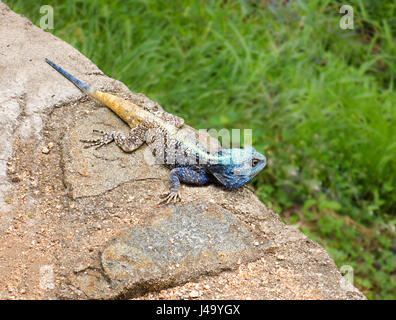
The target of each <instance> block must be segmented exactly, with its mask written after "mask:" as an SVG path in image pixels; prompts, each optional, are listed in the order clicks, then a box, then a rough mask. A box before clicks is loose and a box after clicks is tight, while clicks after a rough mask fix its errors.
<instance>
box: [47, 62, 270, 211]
mask: <svg viewBox="0 0 396 320" xmlns="http://www.w3.org/2000/svg"><path fill="white" fill-rule="evenodd" d="M46 62H47V63H48V64H49V65H51V66H52V67H53V68H54V69H55V70H57V71H58V72H60V73H61V74H62V75H63V76H64V77H66V78H67V79H68V80H70V81H71V82H72V83H73V84H74V85H75V86H77V87H78V88H79V89H80V90H81V91H82V92H84V93H86V94H88V95H89V96H91V97H92V98H94V99H95V100H97V101H99V102H101V103H103V104H104V105H106V106H107V107H109V108H110V109H111V110H113V111H114V112H115V113H116V114H117V115H118V116H119V117H120V118H121V119H122V120H124V121H125V122H126V123H127V124H128V125H129V126H130V127H131V131H130V133H129V135H128V136H126V135H124V134H123V133H119V132H116V131H112V132H103V131H99V130H94V132H96V133H99V134H101V135H102V137H101V138H100V139H95V140H82V142H84V143H87V145H86V146H85V148H90V147H96V148H100V147H102V146H104V145H107V144H109V143H111V142H113V141H114V142H115V143H116V144H117V145H118V146H119V147H120V148H121V149H122V150H123V151H125V152H132V151H134V150H136V149H137V148H139V147H140V146H141V145H142V144H143V143H146V144H147V145H148V146H149V148H150V150H151V152H152V153H153V155H154V157H155V158H156V159H158V160H159V161H161V163H163V164H164V165H165V166H167V167H168V168H169V169H171V172H170V190H169V193H167V194H165V195H163V200H162V202H166V203H170V202H177V201H179V200H181V197H180V193H179V188H180V183H181V182H184V183H188V184H195V185H204V184H207V183H209V182H218V183H221V184H222V185H224V186H225V187H227V188H239V187H241V186H243V185H244V184H246V183H247V182H249V181H250V180H251V179H253V177H254V176H256V175H257V174H258V173H259V172H260V171H261V170H262V169H263V168H264V167H265V165H266V158H265V156H264V155H262V154H261V153H259V152H257V151H256V150H254V149H253V148H251V147H247V148H244V149H239V148H233V149H222V150H220V151H219V152H217V153H209V152H208V151H207V150H206V149H205V148H204V147H203V146H202V145H201V144H200V143H199V142H197V141H196V140H195V139H193V138H191V137H190V136H187V135H186V134H184V133H183V132H182V131H181V130H179V128H180V127H181V126H182V125H183V123H184V121H183V119H181V118H178V117H176V116H173V115H169V114H167V113H162V114H161V113H155V112H150V111H148V110H146V109H145V108H143V107H141V106H139V105H137V104H134V103H132V102H130V101H127V100H125V99H122V98H120V97H117V96H114V95H112V94H109V93H105V92H101V91H97V90H94V89H93V88H91V87H90V86H88V85H87V84H85V83H83V82H82V81H80V80H78V79H76V78H75V77H74V76H72V75H70V74H69V73H68V72H66V71H65V70H63V69H62V68H61V67H59V66H57V65H56V64H54V63H53V62H52V61H50V60H48V59H46Z"/></svg>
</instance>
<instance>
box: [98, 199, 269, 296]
mask: <svg viewBox="0 0 396 320" xmlns="http://www.w3.org/2000/svg"><path fill="white" fill-rule="evenodd" d="M172 211H173V212H170V210H169V211H163V212H162V214H161V215H158V216H155V217H154V218H153V220H152V221H151V224H150V225H148V226H136V227H135V228H134V229H133V230H131V231H129V232H127V233H126V235H123V236H121V237H119V238H117V239H116V240H114V241H112V242H111V243H110V244H108V245H107V246H106V247H105V248H104V250H103V252H102V258H101V261H102V266H103V270H104V271H105V273H106V275H107V277H108V279H110V281H111V283H112V285H113V286H114V285H115V286H118V287H119V288H118V290H119V291H120V292H123V294H124V296H125V295H128V292H129V293H131V294H134V293H135V294H136V292H139V289H141V288H144V290H154V289H158V288H166V287H168V286H172V285H176V284H181V283H183V282H187V281H189V280H190V281H191V280H194V279H197V278H198V277H199V276H201V275H203V274H217V273H219V272H221V271H224V270H230V269H233V268H235V267H236V266H237V265H238V261H239V262H240V261H243V262H244V263H246V262H249V261H254V260H257V259H258V258H259V257H261V256H262V255H264V253H265V249H268V248H271V245H270V242H269V241H268V240H265V241H263V242H262V243H260V244H258V245H254V244H253V243H254V242H256V239H255V238H254V236H253V234H252V233H251V232H250V231H249V230H248V229H247V228H246V227H245V226H244V225H243V224H242V223H241V221H240V220H238V219H237V218H236V217H235V216H234V215H233V214H232V213H230V212H228V211H226V210H219V211H217V212H208V211H207V210H205V205H199V204H194V205H186V206H181V207H176V206H175V207H173V210H172Z"/></svg>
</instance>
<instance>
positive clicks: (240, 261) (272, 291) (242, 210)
mask: <svg viewBox="0 0 396 320" xmlns="http://www.w3.org/2000/svg"><path fill="white" fill-rule="evenodd" d="M10 30H12V31H13V32H12V33H11V32H10ZM0 57H1V59H0V128H1V131H0V145H1V149H0V212H1V215H0V298H30V299H38V298H79V299H87V298H98V299H110V298H132V297H135V298H141V299H152V298H178V299H182V298H227V299H233V298H241V299H245V298H253V299H293V298H294V299H299V298H302V299H364V296H363V295H362V294H361V293H360V292H359V291H358V290H357V289H355V288H354V287H353V286H352V285H351V284H349V283H348V282H346V281H345V280H344V278H343V277H342V276H341V274H340V273H339V272H338V270H337V267H336V265H335V264H334V262H333V261H332V259H331V258H330V257H329V255H328V254H327V253H326V251H325V250H324V249H323V248H322V247H320V246H319V245H317V244H316V243H314V242H313V241H311V240H309V239H308V238H307V237H306V236H304V235H303V234H302V233H301V232H300V231H298V230H297V229H295V228H293V227H290V226H286V225H285V224H283V223H282V222H281V220H280V219H279V217H278V216H277V214H276V213H274V212H272V211H271V210H268V209H267V208H266V207H265V206H264V205H263V204H262V203H261V202H260V201H259V200H258V199H257V197H256V196H255V195H254V193H253V192H251V191H250V190H249V189H248V188H247V187H244V188H241V189H239V190H234V191H228V190H225V189H223V188H220V187H217V186H212V185H211V186H207V187H191V186H183V187H182V190H181V192H182V195H183V201H182V202H181V203H180V204H178V205H176V206H174V205H162V206H158V205H157V203H158V200H159V197H158V196H159V194H161V193H162V192H165V191H166V190H167V189H168V174H169V172H168V170H167V169H165V168H164V167H162V166H159V165H150V164H149V163H147V161H146V160H147V159H146V158H145V156H144V154H145V150H146V149H147V148H145V147H142V148H141V149H139V150H138V151H136V152H135V153H133V154H126V153H123V152H122V151H121V150H120V149H119V148H117V147H116V146H114V145H109V146H107V147H104V148H101V149H99V150H92V149H83V146H82V143H81V142H80V139H87V138H91V137H92V129H94V128H95V129H102V130H109V129H117V130H121V131H122V130H125V131H127V130H128V128H127V126H126V125H125V124H124V123H123V122H122V121H121V120H120V119H118V118H117V117H116V115H115V114H113V113H112V112H111V111H109V110H108V109H107V108H105V107H103V106H101V105H98V104H96V103H95V102H93V101H91V100H90V99H88V98H86V97H84V96H83V95H82V94H81V93H80V92H79V91H78V90H77V89H76V88H75V87H74V86H72V85H71V84H70V83H69V82H68V81H67V80H65V79H64V78H62V77H61V76H60V75H59V74H58V73H56V72H55V71H54V70H53V69H51V68H50V67H49V66H48V65H47V64H46V63H45V62H44V58H45V57H48V58H50V59H51V60H53V61H55V62H57V63H59V64H61V65H62V66H64V67H65V68H66V69H67V70H69V71H70V72H72V73H73V74H75V75H76V76H77V77H79V78H81V79H82V80H83V81H85V82H87V83H89V84H91V85H92V86H95V87H97V88H99V89H101V90H103V91H108V92H113V93H115V94H117V95H121V96H124V97H126V98H128V99H131V100H136V99H138V98H141V96H138V95H136V94H134V93H131V92H129V90H128V89H127V88H126V87H125V86H124V85H123V84H122V83H120V82H118V81H116V80H113V79H110V78H108V77H106V76H105V75H104V74H103V73H102V72H101V71H100V70H99V69H98V68H97V67H96V66H95V65H94V64H92V62H90V61H89V60H88V59H87V58H85V57H84V56H83V55H81V54H80V53H79V52H78V51H76V50H75V49H73V48H72V47H71V46H69V45H68V44H66V43H65V42H63V41H61V40H59V39H57V38H56V37H54V36H52V35H51V34H50V33H46V32H43V31H42V30H40V29H39V28H37V27H35V26H34V25H32V23H30V22H29V21H28V20H27V19H25V18H22V17H20V16H19V15H17V14H15V13H13V12H12V11H11V10H10V9H9V8H8V7H7V6H6V5H4V4H2V3H0ZM159 108H160V107H159ZM183 130H187V131H188V130H189V131H191V129H189V128H188V127H187V126H185V127H184V128H183Z"/></svg>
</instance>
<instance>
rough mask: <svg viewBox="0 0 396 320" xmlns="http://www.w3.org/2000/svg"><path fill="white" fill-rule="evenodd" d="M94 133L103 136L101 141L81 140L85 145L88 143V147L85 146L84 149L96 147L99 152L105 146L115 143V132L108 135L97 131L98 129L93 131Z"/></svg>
mask: <svg viewBox="0 0 396 320" xmlns="http://www.w3.org/2000/svg"><path fill="white" fill-rule="evenodd" d="M93 132H95V133H99V134H101V135H102V137H101V138H100V139H95V140H80V141H81V142H83V143H87V145H85V146H84V149H88V148H92V147H96V148H95V150H98V149H99V148H101V147H103V146H104V145H106V144H109V143H110V142H113V141H114V135H113V132H110V133H107V132H104V131H102V130H96V129H93Z"/></svg>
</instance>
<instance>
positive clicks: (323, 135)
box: [3, 0, 396, 299]
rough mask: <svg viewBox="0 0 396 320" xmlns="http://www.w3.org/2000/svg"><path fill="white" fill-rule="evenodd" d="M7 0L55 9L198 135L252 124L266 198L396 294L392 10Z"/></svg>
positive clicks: (109, 63)
mask: <svg viewBox="0 0 396 320" xmlns="http://www.w3.org/2000/svg"><path fill="white" fill-rule="evenodd" d="M3 2H5V3H7V4H8V5H10V6H11V8H12V9H13V10H15V11H17V12H19V13H21V14H23V15H26V16H27V17H29V18H30V19H31V20H33V22H34V23H35V24H37V25H38V24H39V21H40V17H41V16H40V12H39V6H40V5H44V4H50V5H52V6H53V7H54V10H55V29H54V30H53V33H54V34H55V35H57V36H58V37H60V38H62V39H64V40H65V41H67V42H68V43H70V44H72V45H73V46H74V47H76V48H77V49H78V50H80V51H81V52H82V53H83V54H84V55H86V56H87V57H89V58H90V59H91V60H92V61H94V62H95V63H96V64H97V65H98V66H99V67H100V68H101V69H102V70H103V71H104V72H105V73H106V74H108V75H109V76H111V77H114V78H117V79H119V80H121V81H123V82H124V83H125V84H126V85H128V87H129V88H130V89H131V90H132V91H135V92H144V93H146V94H147V95H148V96H149V97H150V98H152V99H154V100H157V101H158V102H159V103H160V104H161V105H163V106H164V107H165V108H166V109H167V110H168V111H170V112H173V113H175V114H178V115H180V116H182V117H184V118H185V119H186V121H187V122H188V123H189V124H191V125H193V126H195V127H196V128H215V129H221V128H229V129H231V128H241V129H244V128H252V129H253V144H254V146H255V147H256V149H258V150H259V151H261V152H264V153H265V154H266V155H267V157H268V159H269V165H268V168H266V169H265V170H264V172H263V173H262V174H260V175H259V176H258V177H257V178H256V179H255V180H254V181H253V183H252V185H253V186H254V187H255V188H256V191H257V194H258V195H259V197H260V198H261V200H263V202H264V203H266V204H267V205H268V206H270V207H273V208H275V209H276V210H277V212H279V213H280V214H281V216H282V218H283V219H284V220H285V221H286V222H287V223H290V224H296V225H297V226H298V227H300V228H301V230H302V231H304V232H305V233H306V234H307V235H308V236H310V237H311V238H313V239H315V240H316V241H318V242H320V243H321V244H322V245H324V246H325V247H326V249H327V250H328V251H329V253H330V254H331V255H332V257H333V258H334V259H335V261H336V263H337V265H338V266H339V267H341V266H343V265H351V266H352V267H353V268H354V275H355V285H356V286H357V287H358V288H360V289H361V290H362V291H363V292H364V293H365V294H366V295H367V296H368V297H369V298H371V299H396V282H395V278H396V254H395V253H396V238H395V227H396V196H395V193H396V161H395V158H396V107H395V106H396V93H395V90H394V75H395V74H396V59H395V56H396V55H395V54H396V45H395V43H396V41H395V34H396V20H395V18H394V16H395V13H396V4H392V2H391V1H375V2H374V1H364V0H360V1H359V0H355V1H349V4H351V5H352V6H353V7H354V10H355V12H354V13H355V29H354V30H342V29H340V28H339V20H340V17H341V15H340V14H339V13H338V12H339V6H340V5H339V3H341V2H340V1H319V0H310V1H291V2H292V4H290V5H262V4H260V1H247V0H245V1H242V0H241V1H237V0H234V1H231V0H229V1H187V0H177V1H159V0H158V1H155V0H136V1H125V0H124V1H111V2H110V1H104V0H101V1H86V0H84V1H82V0H69V1H49V0H46V1H45V2H43V3H42V4H40V1H26V0H15V1H3ZM264 2H265V1H264ZM277 2H278V3H281V1H277ZM255 3H256V5H255ZM257 3H259V4H257ZM50 54H51V53H50V52H49V53H48V55H49V57H50ZM59 63H61V62H59Z"/></svg>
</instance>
